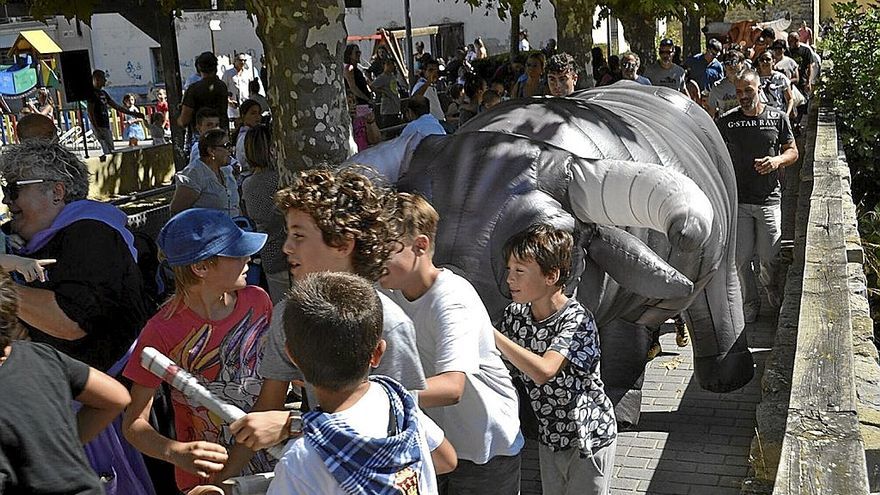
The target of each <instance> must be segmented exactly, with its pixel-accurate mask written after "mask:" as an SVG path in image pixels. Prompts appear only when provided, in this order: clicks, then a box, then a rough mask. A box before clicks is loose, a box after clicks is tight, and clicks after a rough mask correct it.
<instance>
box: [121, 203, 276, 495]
mask: <svg viewBox="0 0 880 495" xmlns="http://www.w3.org/2000/svg"><path fill="white" fill-rule="evenodd" d="M266 237H267V236H266V234H261V233H252V232H244V231H242V230H241V229H240V228H238V226H237V225H235V222H233V221H232V219H231V218H229V216H228V215H226V214H224V213H223V212H220V211H217V210H208V209H202V208H193V209H189V210H186V211H184V212H182V213H179V214H177V215H175V216H174V217H173V218H172V219H171V220H169V221H168V223H167V224H165V226H164V227H162V230H161V231H160V232H159V236H158V239H157V243H158V244H159V249H160V256H162V257H164V258H165V260H166V262H167V263H168V265H170V266H171V269H172V270H173V271H174V285H175V292H174V296H172V298H171V299H170V300H169V301H168V303H166V304H165V305H164V306H162V308H161V309H160V310H159V312H158V313H156V315H155V316H153V317H152V318H150V320H149V321H148V322H147V324H146V326H145V327H144V329H143V331H142V332H141V334H140V337H138V342H137V346H136V347H135V351H134V353H133V354H132V359H130V360H129V361H128V364H127V365H126V367H125V370H124V372H123V375H124V376H125V377H126V378H128V379H130V380H131V381H132V383H133V385H132V388H131V396H132V401H131V405H130V406H129V407H128V409H127V410H126V411H125V415H124V417H123V431H124V433H125V437H126V438H127V439H128V441H129V442H131V444H132V445H133V446H134V447H135V448H137V449H138V450H140V451H141V452H143V453H144V454H146V455H148V456H150V457H153V458H156V459H161V460H163V461H165V462H168V463H171V464H173V465H174V466H175V479H176V482H177V487H178V488H179V489H180V490H181V491H183V492H187V491H189V490H191V489H192V488H194V487H195V486H197V485H199V484H200V483H203V482H204V479H205V478H209V477H214V476H216V480H217V481H222V480H224V479H226V478H229V477H231V476H237V475H239V474H256V473H262V472H268V471H271V470H272V469H273V465H274V461H272V460H271V459H270V458H269V457H267V455H266V453H265V452H261V453H258V454H257V455H255V456H253V458H252V459H251V462H250V464H249V466H248V467H247V468H245V470H244V471H242V472H241V473H239V472H227V471H226V470H225V469H224V468H225V467H226V466H227V465H231V466H235V465H241V464H243V463H242V462H240V461H239V460H240V459H248V458H250V456H252V455H253V452H250V451H249V450H248V449H247V447H244V446H243V445H232V437H231V435H230V433H229V430H228V428H227V426H226V425H225V424H224V422H223V420H221V419H220V418H218V417H217V416H216V415H214V414H211V413H209V411H207V410H206V409H205V408H204V407H203V406H201V405H199V404H197V403H195V402H193V401H191V400H190V399H188V398H187V397H185V396H183V395H182V394H180V393H173V394H172V399H173V400H172V404H173V406H174V422H175V432H176V438H168V437H165V436H163V435H162V434H161V433H159V432H158V431H156V430H155V429H154V428H153V426H152V425H151V424H150V421H149V420H150V410H151V408H152V404H153V396H154V395H155V393H156V389H157V388H158V387H159V385H160V384H161V383H162V379H161V378H159V377H157V376H155V375H153V374H152V373H151V372H150V371H149V370H148V369H146V368H144V367H143V366H142V365H141V359H140V356H141V353H142V352H143V349H144V348H145V347H153V348H155V349H157V350H158V351H159V352H161V353H162V354H164V355H166V356H168V357H169V358H171V360H172V361H174V362H175V364H177V366H179V367H180V368H181V369H184V370H186V371H187V372H189V373H190V374H191V375H193V376H194V377H195V378H196V379H197V380H198V381H199V382H200V383H202V384H204V385H205V386H206V387H207V388H208V389H209V390H210V391H211V392H213V393H214V394H215V395H216V396H217V398H218V399H220V400H221V401H223V402H227V403H230V404H233V405H235V406H236V407H238V408H240V409H242V410H244V411H249V410H250V409H251V407H252V406H253V405H254V402H255V401H256V399H257V396H258V395H259V393H260V387H261V386H262V382H263V380H262V377H261V376H260V375H259V374H258V372H257V370H258V369H259V363H260V361H261V359H262V356H263V346H264V343H265V340H266V339H265V338H264V336H265V334H266V331H267V330H268V328H269V320H270V319H271V316H272V302H271V301H270V300H269V296H268V295H267V294H266V292H265V291H263V289H261V288H259V287H256V286H251V285H247V280H246V276H247V271H248V262H249V261H250V257H251V256H252V255H254V254H255V253H257V252H258V251H259V250H260V249H261V248H262V247H263V244H265V243H266Z"/></svg>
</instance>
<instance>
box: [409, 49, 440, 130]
mask: <svg viewBox="0 0 880 495" xmlns="http://www.w3.org/2000/svg"><path fill="white" fill-rule="evenodd" d="M423 66H424V67H425V75H424V76H423V77H420V78H419V80H418V81H416V84H415V85H414V86H413V89H412V96H424V97H425V98H427V99H428V101H430V102H431V115H433V116H434V117H435V118H436V119H437V120H438V121H440V122H443V121H444V120H446V114H445V113H444V112H443V106H442V105H440V97H439V96H437V88H436V87H434V83H436V82H437V79H438V78H439V77H440V63H439V62H437V61H436V60H434V59H431V60H427V61H423Z"/></svg>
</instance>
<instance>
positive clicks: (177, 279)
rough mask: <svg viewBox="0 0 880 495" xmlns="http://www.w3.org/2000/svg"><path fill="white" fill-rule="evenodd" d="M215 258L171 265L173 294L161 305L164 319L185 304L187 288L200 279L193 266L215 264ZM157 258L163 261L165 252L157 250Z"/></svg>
mask: <svg viewBox="0 0 880 495" xmlns="http://www.w3.org/2000/svg"><path fill="white" fill-rule="evenodd" d="M217 258H218V257H217V256H212V257H210V258H208V259H206V260H202V261H198V262H196V263H193V264H191V265H183V266H172V267H171V272H172V273H173V274H174V294H172V295H171V297H169V298H168V300H167V301H165V303H164V304H163V305H162V312H163V314H162V316H163V317H164V318H165V319H166V320H169V319H171V317H172V316H174V314H175V313H177V311H178V310H179V309H181V308H182V307H184V306H185V305H186V303H185V300H186V296H187V294H188V291H189V289H190V288H191V287H194V286H196V285H198V284H199V282H201V281H202V279H200V278H199V277H197V276H196V274H195V273H194V272H193V267H194V266H196V265H199V264H204V265H207V266H215V265H216V264H217ZM159 260H160V261H165V254H164V253H162V252H161V251H160V252H159Z"/></svg>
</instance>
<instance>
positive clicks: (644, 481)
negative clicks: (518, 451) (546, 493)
mask: <svg viewBox="0 0 880 495" xmlns="http://www.w3.org/2000/svg"><path fill="white" fill-rule="evenodd" d="M775 329H776V320H775V318H774V317H773V316H772V315H767V314H762V315H761V316H760V318H759V319H758V321H757V322H755V323H753V324H749V325H747V327H746V332H747V336H748V339H749V348H750V349H751V351H752V355H753V357H754V359H755V363H756V369H755V377H754V378H753V379H752V381H751V382H749V384H748V385H746V386H745V387H743V388H742V389H740V390H737V391H736V392H731V393H729V394H716V393H711V392H707V391H705V390H703V389H702V388H700V386H699V384H698V383H697V380H696V378H695V377H694V376H693V369H694V367H693V348H692V347H691V346H690V345H689V346H687V347H685V348H679V347H677V346H676V345H675V335H674V333H672V332H673V328H672V325H664V328H663V331H665V332H669V333H666V334H664V335H663V336H662V337H661V338H660V342H661V343H662V345H663V351H664V352H663V353H662V354H661V355H660V356H658V357H657V358H656V359H654V360H653V361H652V362H651V363H649V364H648V369H647V373H646V375H645V384H644V388H643V391H644V392H643V396H642V416H641V421H640V423H639V425H638V427H636V428H635V429H634V430H631V431H626V432H623V433H621V434H620V436H619V437H618V445H617V457H616V459H615V466H614V479H613V481H612V485H611V486H612V494H613V495H618V494H629V493H645V494H675V495H698V494H712V495H734V494H739V493H740V486H741V484H742V481H743V479H744V478H745V477H746V476H747V475H748V470H749V467H748V466H749V464H748V457H749V444H750V443H751V440H752V437H753V436H754V434H755V406H756V404H757V403H758V402H759V401H760V400H761V388H760V384H761V375H762V374H763V370H764V360H765V359H766V356H767V354H768V352H769V350H770V348H771V347H772V345H773V336H774V334H775ZM540 493H541V482H540V472H539V470H538V454H537V447H536V444H534V443H533V442H529V443H527V445H526V449H525V451H524V453H523V483H522V494H523V495H532V494H534V495H538V494H540Z"/></svg>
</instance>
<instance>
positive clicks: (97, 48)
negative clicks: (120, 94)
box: [92, 14, 159, 91]
mask: <svg viewBox="0 0 880 495" xmlns="http://www.w3.org/2000/svg"><path fill="white" fill-rule="evenodd" d="M158 46H159V43H157V42H155V41H153V39H152V38H150V37H149V36H147V35H146V34H144V33H143V31H141V30H140V29H138V28H137V27H135V26H134V24H132V23H130V22H128V20H126V19H125V18H124V17H122V16H121V15H119V14H97V15H94V16H93V17H92V69H101V70H103V71H105V72H106V73H107V86H108V88H118V87H124V88H131V89H130V90H132V91H138V89H139V88H145V89H149V88H152V87H153V85H155V84H156V80H155V77H154V74H155V70H154V64H153V60H152V55H151V54H150V48H154V47H158Z"/></svg>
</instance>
